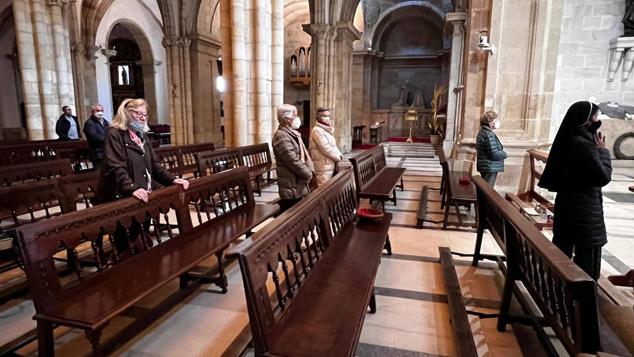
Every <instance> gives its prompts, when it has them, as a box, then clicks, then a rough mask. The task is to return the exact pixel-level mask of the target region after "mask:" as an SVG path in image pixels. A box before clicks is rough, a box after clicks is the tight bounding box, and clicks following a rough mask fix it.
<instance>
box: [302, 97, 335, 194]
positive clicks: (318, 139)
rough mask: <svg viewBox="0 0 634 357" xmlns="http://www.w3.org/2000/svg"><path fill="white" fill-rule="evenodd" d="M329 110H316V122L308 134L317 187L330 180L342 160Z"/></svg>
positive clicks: (322, 108) (321, 108)
mask: <svg viewBox="0 0 634 357" xmlns="http://www.w3.org/2000/svg"><path fill="white" fill-rule="evenodd" d="M332 123H333V121H332V117H331V116H330V109H328V108H324V107H320V108H318V109H317V122H316V123H315V126H314V127H313V130H312V131H311V133H310V146H309V147H310V157H311V158H312V159H313V162H314V164H315V176H316V178H317V186H321V185H323V184H324V183H326V181H328V180H330V178H331V177H332V175H333V174H334V173H335V169H336V167H337V164H338V163H339V161H341V159H342V158H343V155H341V151H339V149H338V148H337V142H336V141H335V136H334V132H335V128H334V127H333V125H332Z"/></svg>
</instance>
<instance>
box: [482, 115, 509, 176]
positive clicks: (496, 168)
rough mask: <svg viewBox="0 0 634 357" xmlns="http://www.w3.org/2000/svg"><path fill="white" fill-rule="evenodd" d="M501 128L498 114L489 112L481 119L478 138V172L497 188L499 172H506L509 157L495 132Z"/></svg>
mask: <svg viewBox="0 0 634 357" xmlns="http://www.w3.org/2000/svg"><path fill="white" fill-rule="evenodd" d="M499 128H500V119H498V114H497V113H496V112H494V111H488V112H486V113H484V114H483V115H482V117H481V118H480V131H479V132H478V137H477V138H476V149H477V156H478V158H477V170H478V172H479V173H480V176H482V178H483V179H484V180H485V181H486V182H488V183H489V185H491V186H495V181H496V179H497V176H498V172H503V171H504V159H506V157H507V154H506V152H505V151H504V146H502V143H501V142H500V139H498V136H497V135H495V132H494V130H497V129H499Z"/></svg>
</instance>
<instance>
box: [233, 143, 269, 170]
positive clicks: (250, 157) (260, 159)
mask: <svg viewBox="0 0 634 357" xmlns="http://www.w3.org/2000/svg"><path fill="white" fill-rule="evenodd" d="M239 149H240V152H241V153H242V162H243V163H244V165H245V166H247V167H248V168H249V171H253V172H262V171H266V170H268V169H270V168H271V166H272V164H273V161H272V160H271V150H270V149H269V144H268V143H262V144H255V145H247V146H242V147H240V148H239Z"/></svg>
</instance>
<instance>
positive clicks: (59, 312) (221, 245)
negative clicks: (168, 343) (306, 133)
mask: <svg viewBox="0 0 634 357" xmlns="http://www.w3.org/2000/svg"><path fill="white" fill-rule="evenodd" d="M276 212H277V209H276V208H275V207H274V206H272V205H253V206H251V207H249V208H248V209H247V210H239V211H233V212H229V213H227V214H226V215H223V216H221V217H218V219H217V220H215V221H214V223H213V229H212V230H210V229H209V227H208V226H206V225H201V226H198V227H196V228H193V230H191V231H189V232H188V233H187V234H186V235H185V236H183V237H178V238H177V239H171V240H169V241H167V242H165V243H164V244H160V245H158V246H157V247H156V248H155V249H150V250H149V251H148V252H146V253H144V254H140V255H139V256H138V258H136V260H135V263H134V265H135V266H137V265H138V266H142V267H143V272H144V273H143V274H131V271H130V267H129V266H128V265H126V264H118V265H115V266H113V267H112V268H111V269H109V270H107V271H105V272H104V273H103V274H102V276H101V277H100V279H90V280H88V281H87V282H86V283H83V284H80V285H76V286H74V287H72V288H69V289H67V290H66V291H64V295H62V296H60V297H59V298H60V300H62V302H61V303H60V304H58V305H57V306H56V307H55V308H54V309H52V310H49V311H46V312H45V313H37V314H36V315H35V319H36V320H38V321H49V322H53V323H60V324H63V325H65V326H72V327H77V328H84V329H93V330H96V329H99V328H100V327H102V326H104V325H105V324H106V323H107V322H108V321H109V320H110V319H112V317H113V316H115V315H118V314H119V313H121V312H122V311H123V310H124V309H126V308H127V307H129V306H130V305H133V304H134V303H136V302H138V301H139V300H141V299H142V298H143V297H145V296H147V295H149V294H151V293H152V292H154V291H156V290H157V289H159V288H160V287H162V286H164V285H165V284H167V283H169V282H170V281H171V280H173V279H176V278H179V277H180V276H181V275H183V274H184V273H186V272H187V271H188V270H191V269H193V268H194V267H196V265H198V264H199V263H200V262H202V261H203V260H205V259H206V258H209V257H210V256H212V255H213V254H214V253H215V252H217V251H222V250H224V249H226V248H227V247H228V246H229V244H230V243H231V242H233V241H234V240H235V239H236V238H237V237H240V236H242V235H244V234H246V233H247V232H249V231H250V230H251V229H253V228H254V227H255V226H257V225H258V224H260V223H262V222H263V221H264V220H265V219H266V218H268V217H271V216H272V215H273V214H274V213H276ZM218 284H219V285H223V283H222V282H218ZM224 284H226V282H224ZM222 288H223V289H226V286H224V287H222Z"/></svg>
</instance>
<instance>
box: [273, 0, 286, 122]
mask: <svg viewBox="0 0 634 357" xmlns="http://www.w3.org/2000/svg"><path fill="white" fill-rule="evenodd" d="M271 8H272V9H271V13H272V14H271V34H272V36H271V130H272V131H271V133H274V132H275V130H277V126H278V123H277V118H276V115H277V113H276V111H275V108H276V107H277V106H278V105H280V104H282V103H283V102H284V0H271Z"/></svg>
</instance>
